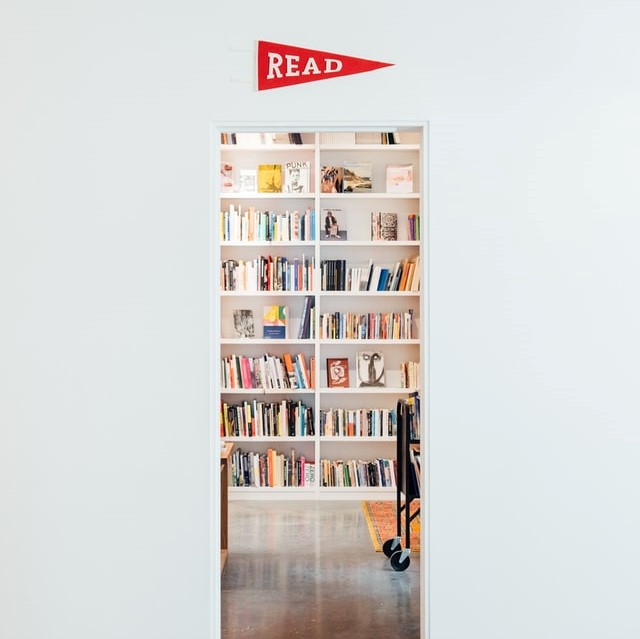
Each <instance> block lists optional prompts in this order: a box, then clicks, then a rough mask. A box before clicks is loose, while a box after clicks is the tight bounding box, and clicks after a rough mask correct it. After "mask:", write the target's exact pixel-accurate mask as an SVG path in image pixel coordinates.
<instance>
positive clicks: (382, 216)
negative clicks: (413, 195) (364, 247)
mask: <svg viewBox="0 0 640 639" xmlns="http://www.w3.org/2000/svg"><path fill="white" fill-rule="evenodd" d="M371 239H372V240H386V241H392V242H394V241H396V240H397V239H398V214H397V213H388V212H373V213H371Z"/></svg>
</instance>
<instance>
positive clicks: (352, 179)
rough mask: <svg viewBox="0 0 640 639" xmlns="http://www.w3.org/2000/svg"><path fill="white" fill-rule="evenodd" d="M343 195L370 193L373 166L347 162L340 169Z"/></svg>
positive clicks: (365, 163) (369, 163)
mask: <svg viewBox="0 0 640 639" xmlns="http://www.w3.org/2000/svg"><path fill="white" fill-rule="evenodd" d="M342 171H343V182H342V192H343V193H371V191H372V185H373V164H372V163H371V162H347V163H346V164H344V165H343V167H342Z"/></svg>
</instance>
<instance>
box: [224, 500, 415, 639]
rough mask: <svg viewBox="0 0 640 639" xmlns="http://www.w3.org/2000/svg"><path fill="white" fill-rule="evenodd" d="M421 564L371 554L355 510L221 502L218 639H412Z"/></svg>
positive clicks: (333, 505) (356, 506)
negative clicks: (225, 537)
mask: <svg viewBox="0 0 640 639" xmlns="http://www.w3.org/2000/svg"><path fill="white" fill-rule="evenodd" d="M419 588H420V561H419V556H418V555H415V554H414V555H413V556H412V561H411V564H410V566H409V567H408V568H407V569H406V570H405V571H403V572H396V571H395V570H393V568H391V566H390V565H389V560H388V559H387V557H385V555H384V553H381V552H380V553H378V552H375V550H374V549H373V545H372V544H371V540H370V537H369V531H368V529H367V524H366V522H365V519H364V515H363V513H362V506H361V502H360V501H346V502H345V501H340V502H324V501H322V502H313V501H293V502H292V501H236V502H230V503H229V559H228V561H227V566H226V569H225V571H224V574H223V576H222V637H223V639H240V638H245V637H251V638H252V639H286V638H288V637H304V639H329V638H330V639H343V638H344V639H347V638H348V639H359V638H360V637H362V638H363V639H364V638H367V639H370V638H371V637H390V638H391V637H392V638H394V639H396V638H398V639H400V638H401V639H419V637H420V603H419Z"/></svg>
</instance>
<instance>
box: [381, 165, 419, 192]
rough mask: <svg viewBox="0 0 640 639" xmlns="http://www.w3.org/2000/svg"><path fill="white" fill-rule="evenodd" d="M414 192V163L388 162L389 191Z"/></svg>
mask: <svg viewBox="0 0 640 639" xmlns="http://www.w3.org/2000/svg"><path fill="white" fill-rule="evenodd" d="M412 192H413V164H387V193H412Z"/></svg>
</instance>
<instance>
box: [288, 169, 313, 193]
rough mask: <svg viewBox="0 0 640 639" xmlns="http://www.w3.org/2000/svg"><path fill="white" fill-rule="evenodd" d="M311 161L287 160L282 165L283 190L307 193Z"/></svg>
mask: <svg viewBox="0 0 640 639" xmlns="http://www.w3.org/2000/svg"><path fill="white" fill-rule="evenodd" d="M310 173H311V162H287V163H286V164H285V165H284V192H285V193H308V192H309V175H310Z"/></svg>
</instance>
